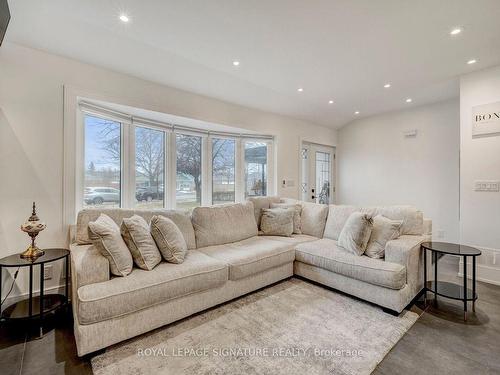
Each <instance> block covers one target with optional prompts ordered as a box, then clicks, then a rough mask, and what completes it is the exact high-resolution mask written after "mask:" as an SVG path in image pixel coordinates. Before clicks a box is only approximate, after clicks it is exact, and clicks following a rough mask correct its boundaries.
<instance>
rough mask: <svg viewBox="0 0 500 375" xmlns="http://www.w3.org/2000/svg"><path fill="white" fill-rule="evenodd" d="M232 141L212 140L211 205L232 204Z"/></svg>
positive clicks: (233, 159)
mask: <svg viewBox="0 0 500 375" xmlns="http://www.w3.org/2000/svg"><path fill="white" fill-rule="evenodd" d="M235 145H236V142H235V141H234V140H233V139H217V138H214V139H212V204H221V203H227V202H234V192H235V190H234V181H235V179H234V175H235V174H234V161H235Z"/></svg>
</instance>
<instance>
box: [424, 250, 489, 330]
mask: <svg viewBox="0 0 500 375" xmlns="http://www.w3.org/2000/svg"><path fill="white" fill-rule="evenodd" d="M421 246H422V249H423V251H424V301H425V304H427V291H430V292H433V293H434V296H435V297H434V298H435V300H436V299H437V296H442V297H446V298H451V299H454V300H460V301H463V303H464V321H466V320H467V302H469V301H472V311H475V302H476V300H477V293H476V257H477V256H479V255H481V250H478V249H476V248H475V247H471V246H465V245H459V244H454V243H448V242H433V241H429V242H424V243H422V245H421ZM427 250H429V251H431V252H432V257H433V261H434V280H433V281H427ZM438 253H441V254H449V255H456V256H461V257H463V258H464V259H463V262H464V269H463V279H464V283H463V286H462V285H458V284H455V283H450V282H446V281H438V277H437V271H438V266H437V265H438V262H437V254H438ZM467 257H472V290H471V289H469V288H467Z"/></svg>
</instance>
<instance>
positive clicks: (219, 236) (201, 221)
mask: <svg viewBox="0 0 500 375" xmlns="http://www.w3.org/2000/svg"><path fill="white" fill-rule="evenodd" d="M192 221H193V227H194V233H195V236H196V246H197V247H198V248H201V247H206V246H212V245H222V244H225V243H230V242H236V241H241V240H244V239H246V238H250V237H253V236H257V234H258V229H257V223H256V222H255V216H254V206H253V203H252V202H246V203H236V204H230V205H221V206H211V207H196V208H195V209H194V210H193V215H192Z"/></svg>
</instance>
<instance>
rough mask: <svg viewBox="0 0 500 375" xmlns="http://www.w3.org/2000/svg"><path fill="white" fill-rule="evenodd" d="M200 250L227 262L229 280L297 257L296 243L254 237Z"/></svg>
mask: <svg viewBox="0 0 500 375" xmlns="http://www.w3.org/2000/svg"><path fill="white" fill-rule="evenodd" d="M198 250H199V251H201V252H203V253H205V254H207V255H209V256H211V257H214V258H215V259H218V260H221V261H223V262H225V263H226V264H227V265H228V266H229V280H239V279H242V278H245V277H247V276H251V275H254V274H256V273H259V272H263V271H265V270H268V269H270V268H273V267H278V266H281V265H283V264H286V263H291V262H293V260H294V259H295V252H294V244H291V243H284V242H280V241H275V240H269V239H267V238H263V237H252V238H248V239H246V240H243V241H239V242H234V243H230V244H225V245H217V246H209V247H204V248H200V249H198Z"/></svg>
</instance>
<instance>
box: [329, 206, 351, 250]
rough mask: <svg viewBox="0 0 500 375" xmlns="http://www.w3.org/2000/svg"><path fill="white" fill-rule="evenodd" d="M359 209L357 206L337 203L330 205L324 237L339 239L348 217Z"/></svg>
mask: <svg viewBox="0 0 500 375" xmlns="http://www.w3.org/2000/svg"><path fill="white" fill-rule="evenodd" d="M357 211H359V208H357V207H355V206H346V205H336V204H331V205H330V206H328V219H327V220H326V225H325V233H324V234H323V237H324V238H329V239H331V240H335V241H337V240H338V239H339V236H340V232H341V231H342V229H343V228H344V225H345V223H346V221H347V219H348V218H349V216H351V214H352V213H353V212H357Z"/></svg>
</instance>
